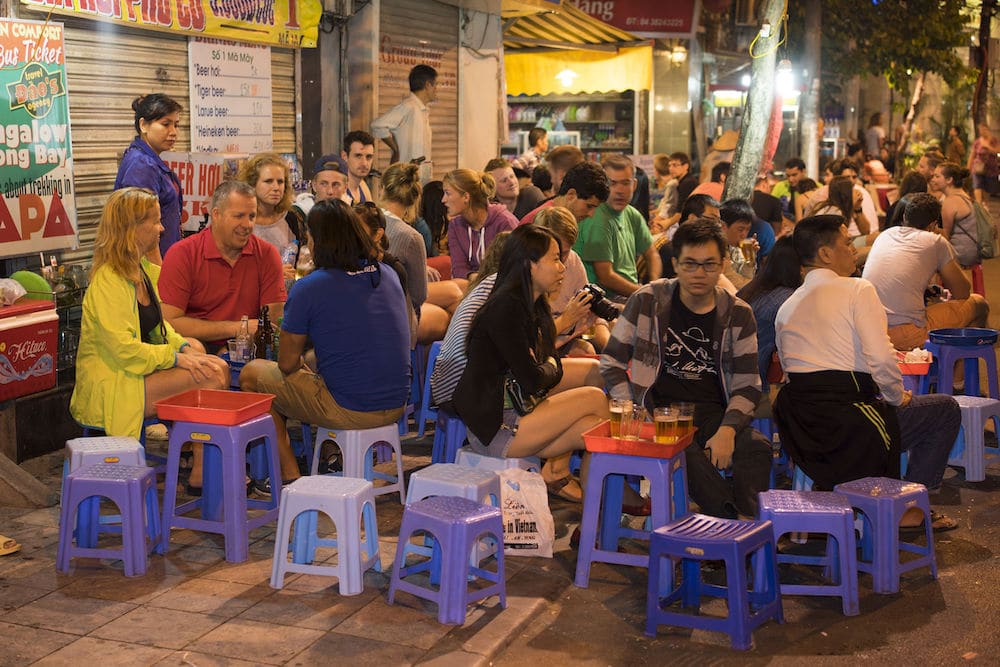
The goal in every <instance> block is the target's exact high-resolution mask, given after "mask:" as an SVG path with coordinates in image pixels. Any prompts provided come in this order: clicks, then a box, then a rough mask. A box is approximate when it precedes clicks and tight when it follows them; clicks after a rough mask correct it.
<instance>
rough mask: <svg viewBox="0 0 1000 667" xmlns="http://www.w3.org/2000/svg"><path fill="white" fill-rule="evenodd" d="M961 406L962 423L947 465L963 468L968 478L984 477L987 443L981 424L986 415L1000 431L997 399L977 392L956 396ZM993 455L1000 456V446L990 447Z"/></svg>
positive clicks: (973, 479)
mask: <svg viewBox="0 0 1000 667" xmlns="http://www.w3.org/2000/svg"><path fill="white" fill-rule="evenodd" d="M955 400H956V401H957V402H958V405H959V407H960V408H962V427H961V428H960V429H959V431H958V438H957V439H956V440H955V446H954V447H952V448H951V453H950V454H949V455H948V465H952V466H959V467H962V468H965V480H966V481H967V482H981V481H983V480H984V479H986V449H987V447H986V443H985V441H984V439H983V427H984V426H985V425H986V420H987V419H992V420H993V426H994V428H995V429H996V432H997V433H1000V401H995V400H993V399H992V398H980V397H978V396H956V397H955ZM989 451H990V454H991V455H992V456H1000V449H998V448H996V447H990V448H989Z"/></svg>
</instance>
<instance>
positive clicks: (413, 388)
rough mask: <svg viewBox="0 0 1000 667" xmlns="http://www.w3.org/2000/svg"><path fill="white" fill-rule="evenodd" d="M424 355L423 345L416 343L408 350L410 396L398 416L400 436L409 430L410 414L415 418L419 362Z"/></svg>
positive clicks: (417, 399) (421, 367) (420, 372)
mask: <svg viewBox="0 0 1000 667" xmlns="http://www.w3.org/2000/svg"><path fill="white" fill-rule="evenodd" d="M423 356H424V346H423V344H421V343H417V346H416V347H415V348H413V349H412V350H410V396H409V398H408V400H407V401H406V406H404V407H403V415H402V416H401V417H400V418H399V436H400V437H402V436H404V435H406V434H407V433H409V432H410V424H409V420H410V415H413V418H414V420H416V418H417V409H418V407H419V405H420V388H421V384H422V381H421V378H422V377H423V375H422V369H423V365H422V364H421V363H420V362H421V360H422V359H423Z"/></svg>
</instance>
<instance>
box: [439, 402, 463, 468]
mask: <svg viewBox="0 0 1000 667" xmlns="http://www.w3.org/2000/svg"><path fill="white" fill-rule="evenodd" d="M465 436H466V430H465V424H464V423H463V422H462V420H461V419H460V418H459V417H458V415H455V414H453V413H451V412H448V411H447V410H438V416H437V426H435V428H434V446H433V447H432V449H431V463H454V462H455V457H456V456H457V455H458V450H459V449H461V448H462V446H463V445H464V444H465Z"/></svg>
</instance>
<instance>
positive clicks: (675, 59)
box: [670, 44, 688, 65]
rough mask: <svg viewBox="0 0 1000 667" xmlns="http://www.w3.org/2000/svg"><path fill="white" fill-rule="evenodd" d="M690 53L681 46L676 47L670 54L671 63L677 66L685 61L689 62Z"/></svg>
mask: <svg viewBox="0 0 1000 667" xmlns="http://www.w3.org/2000/svg"><path fill="white" fill-rule="evenodd" d="M687 57H688V52H687V49H685V48H684V47H683V46H682V45H681V44H678V45H676V46H674V48H673V50H672V51H671V52H670V62H672V63H673V64H675V65H680V64H681V63H683V62H684V61H685V60H687Z"/></svg>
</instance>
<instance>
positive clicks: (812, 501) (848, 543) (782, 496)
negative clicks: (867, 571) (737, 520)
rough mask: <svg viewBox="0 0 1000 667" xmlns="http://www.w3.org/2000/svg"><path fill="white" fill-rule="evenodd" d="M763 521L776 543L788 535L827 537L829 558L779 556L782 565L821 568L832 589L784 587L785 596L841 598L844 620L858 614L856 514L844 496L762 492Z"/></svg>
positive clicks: (807, 586)
mask: <svg viewBox="0 0 1000 667" xmlns="http://www.w3.org/2000/svg"><path fill="white" fill-rule="evenodd" d="M758 498H759V500H760V520H761V521H770V522H771V524H772V525H773V527H774V538H775V539H776V540H777V539H778V538H780V537H781V536H782V535H784V534H786V533H795V532H809V533H825V534H826V536H827V538H826V555H825V556H803V555H793V554H778V562H779V563H798V564H802V565H822V566H823V567H824V575H825V576H826V577H827V578H828V579H830V580H831V581H832V585H831V584H828V585H801V584H781V594H782V595H833V596H837V597H840V598H841V599H842V603H843V609H844V615H845V616H856V615H857V614H858V613H859V610H858V557H857V544H856V542H855V539H854V510H853V509H851V504H850V503H849V502H847V499H846V498H844V496H841V495H839V494H837V493H831V492H829V491H763V492H761V493H759V494H758Z"/></svg>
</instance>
